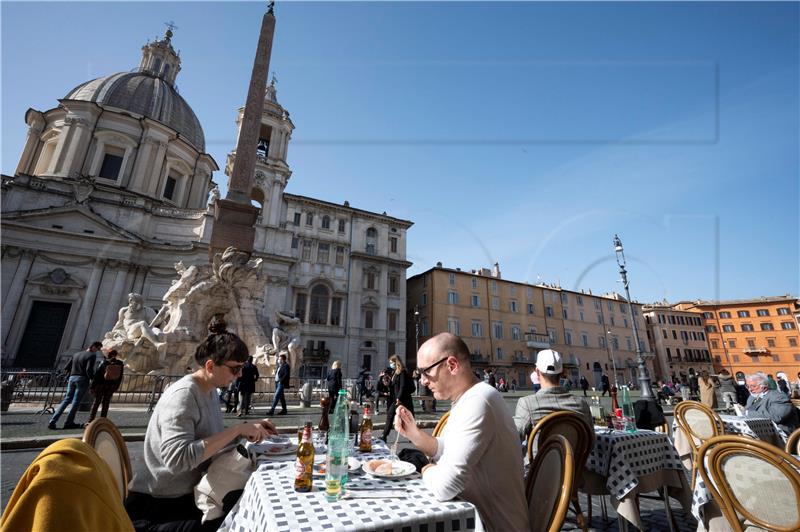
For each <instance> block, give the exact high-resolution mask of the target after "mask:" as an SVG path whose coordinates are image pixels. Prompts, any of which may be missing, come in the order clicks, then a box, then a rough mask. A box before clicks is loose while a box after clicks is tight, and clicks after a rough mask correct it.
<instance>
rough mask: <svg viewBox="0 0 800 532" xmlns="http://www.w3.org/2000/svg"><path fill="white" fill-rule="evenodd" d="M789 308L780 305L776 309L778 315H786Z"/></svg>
mask: <svg viewBox="0 0 800 532" xmlns="http://www.w3.org/2000/svg"><path fill="white" fill-rule="evenodd" d="M788 315H789V309H788V308H787V307H781V308H779V309H778V316H788Z"/></svg>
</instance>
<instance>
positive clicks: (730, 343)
mask: <svg viewBox="0 0 800 532" xmlns="http://www.w3.org/2000/svg"><path fill="white" fill-rule="evenodd" d="M728 347H730V348H732V349H735V348H736V340H733V339H731V340H728Z"/></svg>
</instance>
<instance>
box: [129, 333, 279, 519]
mask: <svg viewBox="0 0 800 532" xmlns="http://www.w3.org/2000/svg"><path fill="white" fill-rule="evenodd" d="M208 330H209V332H210V334H209V335H208V337H207V338H206V339H205V341H203V343H201V344H200V345H199V346H198V347H197V350H196V351H195V354H194V359H195V361H196V362H197V365H198V366H199V367H200V369H198V370H197V371H195V372H193V373H190V374H188V375H184V376H183V377H182V378H181V379H180V380H178V381H176V382H174V383H173V384H172V385H171V386H169V387H168V388H167V389H166V390H165V391H164V393H163V394H162V395H161V398H160V399H159V400H158V403H157V404H156V407H155V410H154V411H153V414H152V416H151V417H150V422H149V423H148V425H147V433H146V434H145V439H144V459H143V461H142V462H141V463H142V464H143V466H142V467H140V468H138V469H136V471H134V474H133V479H132V480H131V483H130V492H129V494H128V498H127V499H126V500H125V509H126V510H127V511H128V515H129V516H130V518H131V521H133V525H134V528H136V530H137V531H140V530H154V529H156V530H158V531H159V532H166V531H171V530H175V531H181V532H188V531H194V530H216V529H217V528H218V527H219V525H220V524H221V522H222V519H223V518H220V519H216V520H213V521H207V522H206V523H203V524H202V525H201V522H200V521H201V518H202V515H203V514H202V512H201V511H200V510H198V509H197V506H195V502H194V487H195V486H196V485H197V484H198V483H199V481H200V478H201V477H202V475H203V472H204V471H205V469H206V468H207V466H208V465H209V463H210V461H211V459H212V458H213V457H214V455H216V454H217V453H218V452H219V451H221V450H222V449H223V448H224V447H226V446H227V445H228V444H229V443H231V442H232V441H234V440H235V439H237V438H247V439H248V440H250V441H260V440H263V439H264V438H266V437H267V436H268V435H270V434H275V433H276V431H275V427H274V426H273V424H272V423H271V422H270V421H269V420H266V419H263V420H261V421H258V422H255V423H238V424H236V425H233V426H230V427H228V428H225V426H224V424H223V418H222V413H221V412H220V408H219V399H218V396H217V392H216V389H217V388H224V387H226V386H228V384H230V383H231V381H233V379H235V378H236V376H237V375H238V374H239V373H240V372H241V370H242V366H244V361H245V360H247V357H248V355H249V353H248V351H247V346H246V345H245V344H244V342H242V340H241V339H240V338H239V337H238V336H236V335H235V334H233V333H229V332H227V331H226V330H225V322H224V321H222V320H220V319H218V318H216V317H215V319H214V320H212V322H211V324H210V325H209V327H208ZM225 502H232V503H235V501H225ZM230 506H232V504H229V505H228V506H227V507H226V508H225V510H226V511H227V510H230Z"/></svg>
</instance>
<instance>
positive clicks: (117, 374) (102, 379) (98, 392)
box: [88, 349, 125, 423]
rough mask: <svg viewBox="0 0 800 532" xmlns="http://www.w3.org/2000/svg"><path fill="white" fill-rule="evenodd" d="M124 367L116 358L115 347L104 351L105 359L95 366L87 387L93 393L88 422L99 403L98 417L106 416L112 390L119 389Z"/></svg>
mask: <svg viewBox="0 0 800 532" xmlns="http://www.w3.org/2000/svg"><path fill="white" fill-rule="evenodd" d="M109 368H110V369H109ZM124 369H125V364H123V363H122V361H121V360H119V359H118V358H117V351H116V349H112V350H110V351H109V352H108V353H106V358H105V360H103V361H102V362H101V363H100V365H99V366H98V367H97V369H96V370H95V372H94V377H92V381H91V383H90V384H89V389H90V390H91V391H92V393H93V394H94V404H93V405H92V411H91V413H90V414H89V421H88V423H91V422H92V421H93V420H94V418H95V416H97V409H98V407H100V405H101V404H102V405H103V408H102V410H100V417H108V405H109V404H110V403H111V396H112V395H114V392H116V391H117V390H118V389H119V385H120V384H121V383H122V374H123V372H124Z"/></svg>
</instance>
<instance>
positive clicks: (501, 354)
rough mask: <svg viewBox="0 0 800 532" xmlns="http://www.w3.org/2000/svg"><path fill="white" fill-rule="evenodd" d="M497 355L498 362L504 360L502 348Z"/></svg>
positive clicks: (497, 351)
mask: <svg viewBox="0 0 800 532" xmlns="http://www.w3.org/2000/svg"><path fill="white" fill-rule="evenodd" d="M495 353H496V354H497V360H503V348H502V347H498V348H497V349H496V350H495Z"/></svg>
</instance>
